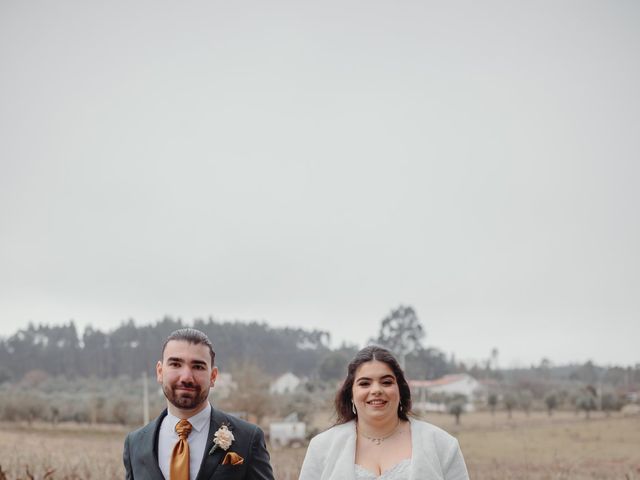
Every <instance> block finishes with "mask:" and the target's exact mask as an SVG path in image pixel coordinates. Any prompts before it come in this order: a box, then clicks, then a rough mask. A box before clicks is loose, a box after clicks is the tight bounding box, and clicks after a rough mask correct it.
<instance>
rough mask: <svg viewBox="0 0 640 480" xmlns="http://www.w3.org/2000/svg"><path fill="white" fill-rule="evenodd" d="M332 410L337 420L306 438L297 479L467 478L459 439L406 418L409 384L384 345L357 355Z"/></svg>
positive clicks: (366, 349)
mask: <svg viewBox="0 0 640 480" xmlns="http://www.w3.org/2000/svg"><path fill="white" fill-rule="evenodd" d="M335 409H336V416H337V422H336V424H335V425H334V426H333V427H331V428H330V429H329V430H326V431H325V432H322V433H320V434H319V435H317V436H315V437H314V438H313V439H312V440H311V443H309V448H308V450H307V454H306V456H305V458H304V463H303V464H302V471H301V472H300V479H299V480H369V479H377V480H421V479H424V480H427V479H429V480H432V479H433V480H435V479H438V480H468V479H469V475H468V473H467V468H466V466H465V463H464V459H463V457H462V453H461V451H460V447H459V445H458V441H457V440H456V439H455V438H454V437H452V436H451V435H449V434H448V433H447V432H445V431H444V430H441V429H440V428H438V427H436V426H434V425H431V424H429V423H426V422H423V421H420V420H416V419H414V418H410V417H409V414H410V413H411V392H410V390H409V385H408V384H407V380H406V379H405V376H404V372H403V371H402V369H401V368H400V365H399V364H398V362H397V360H396V359H395V358H394V356H393V355H392V354H391V353H390V352H389V351H388V350H386V349H384V348H382V347H378V346H369V347H365V348H363V349H362V350H360V351H359V352H358V353H357V354H356V356H355V358H354V359H353V360H352V361H351V363H350V364H349V367H348V369H347V378H346V379H345V380H344V382H343V384H342V387H341V388H340V390H339V391H338V393H337V394H336V399H335Z"/></svg>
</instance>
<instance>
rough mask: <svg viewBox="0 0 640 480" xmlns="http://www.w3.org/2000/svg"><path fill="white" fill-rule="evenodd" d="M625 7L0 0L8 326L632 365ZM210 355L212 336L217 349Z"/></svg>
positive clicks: (633, 229) (637, 266)
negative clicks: (203, 322)
mask: <svg viewBox="0 0 640 480" xmlns="http://www.w3.org/2000/svg"><path fill="white" fill-rule="evenodd" d="M639 25H640V3H639V2H636V1H632V0H629V1H623V0H614V1H606V2H605V1H583V0H576V1H557V0H553V1H537V2H512V1H510V0H509V1H507V0H505V1H488V2H475V1H456V2H422V1H420V2H418V1H405V2H390V1H375V0H374V1H372V0H367V1H352V2H349V1H346V2H345V1H344V0H341V1H337V0H329V1H322V2H320V1H304V0H303V1H300V0H296V1H283V0H274V1H269V2H264V1H256V0H249V1H234V2H228V1H202V2H174V1H156V0H154V1H138V2H131V1H110V2H97V1H93V2H87V1H84V0H83V1H81V0H73V1H68V0H67V1H64V0H63V1H56V2H44V1H41V2H23V1H18V0H15V1H8V0H0V70H1V71H0V102H1V105H2V107H1V109H0V162H1V173H0V292H1V293H0V322H1V324H0V335H5V336H6V335H9V334H12V333H15V331H17V329H19V328H23V327H25V326H26V325H27V324H28V322H29V321H32V322H34V323H36V324H37V323H54V324H60V323H62V322H66V321H68V320H69V319H74V320H75V321H76V323H77V324H78V326H79V327H80V329H81V330H82V329H83V328H84V326H85V325H87V324H92V325H94V326H96V327H99V328H103V329H112V328H115V327H117V325H119V323H120V322H121V321H123V320H124V319H127V318H130V317H133V318H134V319H136V321H137V322H139V323H149V322H153V321H156V320H158V319H159V318H161V317H162V316H163V315H164V314H171V315H175V316H180V317H182V318H183V319H185V320H191V319H193V318H194V317H205V316H209V315H213V316H214V317H216V318H219V319H227V320H230V319H243V320H264V321H266V322H267V323H269V324H271V325H274V326H284V325H289V326H293V327H303V328H320V329H325V330H328V331H330V332H331V334H332V337H333V339H334V342H335V343H336V344H338V343H339V342H341V341H343V340H346V341H349V342H353V343H358V344H363V342H365V341H366V339H368V338H370V337H372V336H374V335H375V334H376V332H377V329H378V326H379V322H380V320H381V319H382V317H383V316H384V315H385V314H386V313H388V311H389V310H390V309H391V308H393V307H395V306H397V305H399V304H401V303H402V304H410V305H413V306H414V307H415V308H416V310H417V312H418V315H419V317H420V319H421V320H422V322H423V325H424V327H425V330H426V332H427V339H426V343H427V344H428V345H432V346H436V347H439V348H441V349H443V350H444V351H446V352H448V353H451V352H453V353H455V354H456V356H457V358H459V359H480V358H486V357H487V356H488V355H489V352H490V350H491V349H492V348H493V347H497V348H498V349H499V351H500V363H501V365H502V366H510V365H515V364H524V365H526V364H528V363H532V362H534V363H538V362H539V361H540V359H541V358H542V357H548V358H550V359H551V360H552V361H553V362H555V363H563V362H568V361H579V362H583V361H585V360H587V359H593V360H594V361H596V362H599V363H624V364H634V363H637V362H640V347H639V339H640V274H639V271H640V254H639V249H638V245H640V215H639V214H638V206H639V205H640V192H639V188H638V184H639V178H638V177H639V174H640V166H639V165H638V157H639V156H638V152H639V147H640V94H639V91H640V89H639V88H638V85H640V28H638V26H639ZM214 343H215V339H214Z"/></svg>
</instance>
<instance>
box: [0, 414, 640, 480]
mask: <svg viewBox="0 0 640 480" xmlns="http://www.w3.org/2000/svg"><path fill="white" fill-rule="evenodd" d="M425 419H426V420H428V421H429V422H431V423H433V424H435V425H438V426H440V427H442V428H444V429H445V430H447V431H449V432H451V433H452V434H454V435H455V436H456V437H457V438H458V439H459V441H460V445H461V446H462V450H463V453H464V455H465V459H466V461H467V466H468V467H469V473H470V476H471V478H472V479H474V480H489V479H529V480H543V479H548V480H564V479H576V480H583V479H584V480H586V479H626V480H640V417H637V416H636V417H629V418H624V417H622V416H620V415H612V416H611V417H605V416H603V415H601V414H593V415H592V419H591V420H585V419H584V418H583V416H582V415H580V416H576V415H575V414H573V413H567V412H561V413H556V414H554V416H553V417H551V418H549V417H548V416H547V415H546V414H544V413H538V412H536V413H532V414H531V416H530V417H526V416H525V415H524V414H521V413H516V414H514V417H513V418H512V419H511V420H509V419H508V418H507V415H506V414H505V413H504V412H499V413H496V415H495V416H491V415H490V414H489V413H474V414H468V415H463V416H462V422H461V423H462V424H461V425H460V426H456V425H455V422H454V420H453V417H451V416H449V415H438V414H436V415H427V416H426V417H425ZM127 431H128V429H125V428H119V427H108V426H103V427H88V426H82V425H59V426H58V427H57V428H55V429H54V428H52V427H51V426H50V425H34V426H33V427H27V426H26V425H15V424H0V467H1V469H2V471H3V472H4V473H5V475H6V478H7V480H17V479H28V478H32V477H30V476H29V474H30V475H32V476H33V478H35V479H43V478H45V477H46V478H47V479H52V480H53V479H57V480H76V479H78V480H79V479H101V480H102V479H104V480H110V479H121V478H124V468H123V467H122V461H121V455H122V445H123V441H124V436H125V434H126V432H127ZM270 452H271V456H272V463H273V466H274V471H275V474H276V478H277V479H278V480H294V479H297V476H298V471H299V468H300V464H301V463H302V458H303V457H304V452H305V449H304V448H297V449H278V450H276V449H270ZM47 472H52V473H49V475H47ZM0 478H2V476H1V475H0Z"/></svg>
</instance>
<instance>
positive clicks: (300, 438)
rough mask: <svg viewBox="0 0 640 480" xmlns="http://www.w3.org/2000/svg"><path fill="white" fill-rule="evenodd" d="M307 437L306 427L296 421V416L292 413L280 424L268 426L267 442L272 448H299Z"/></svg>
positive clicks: (274, 423) (272, 423)
mask: <svg viewBox="0 0 640 480" xmlns="http://www.w3.org/2000/svg"><path fill="white" fill-rule="evenodd" d="M306 435H307V425H306V424H305V423H304V422H299V421H298V415H297V414H296V413H292V414H291V415H289V416H287V417H286V418H285V419H284V420H282V421H281V422H271V424H270V425H269V441H270V442H271V445H273V446H274V447H285V446H289V447H292V446H301V445H302V444H303V443H304V441H305V438H306Z"/></svg>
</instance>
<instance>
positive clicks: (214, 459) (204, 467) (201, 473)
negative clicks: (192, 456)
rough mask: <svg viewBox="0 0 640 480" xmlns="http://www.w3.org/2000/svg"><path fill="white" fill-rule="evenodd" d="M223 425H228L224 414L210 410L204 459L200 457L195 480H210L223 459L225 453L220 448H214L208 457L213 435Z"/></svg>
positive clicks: (213, 409)
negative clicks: (200, 461)
mask: <svg viewBox="0 0 640 480" xmlns="http://www.w3.org/2000/svg"><path fill="white" fill-rule="evenodd" d="M223 423H228V420H227V418H226V417H225V416H224V414H223V413H222V412H220V411H218V410H216V409H215V408H212V409H211V420H210V423H209V438H207V447H206V448H205V450H204V457H202V463H201V464H200V470H198V476H197V477H196V479H195V480H205V479H208V478H211V476H212V475H213V472H215V471H216V468H218V465H220V462H222V459H223V457H224V454H225V451H224V450H222V449H221V448H216V450H215V452H213V453H212V454H211V455H209V451H210V450H211V449H212V448H213V435H214V434H215V433H216V431H217V430H218V429H219V428H220V427H221V426H222V424H223Z"/></svg>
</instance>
